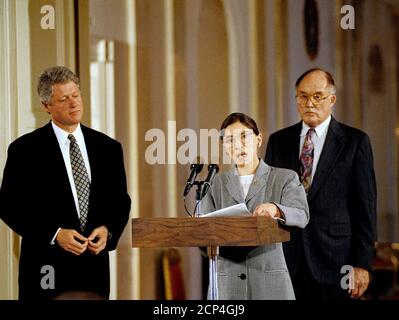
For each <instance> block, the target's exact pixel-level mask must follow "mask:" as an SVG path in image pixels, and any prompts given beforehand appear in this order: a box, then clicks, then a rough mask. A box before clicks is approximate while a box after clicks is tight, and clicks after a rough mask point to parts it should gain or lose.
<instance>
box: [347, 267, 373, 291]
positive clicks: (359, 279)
mask: <svg viewBox="0 0 399 320" xmlns="http://www.w3.org/2000/svg"><path fill="white" fill-rule="evenodd" d="M353 271H354V272H353V276H354V281H353V284H354V286H355V287H354V288H353V289H351V288H349V290H348V291H349V294H350V296H351V298H356V299H357V298H360V297H361V296H362V294H363V293H364V291H366V289H367V287H368V286H369V282H370V275H369V272H368V271H367V270H366V269H363V268H356V267H355V268H353Z"/></svg>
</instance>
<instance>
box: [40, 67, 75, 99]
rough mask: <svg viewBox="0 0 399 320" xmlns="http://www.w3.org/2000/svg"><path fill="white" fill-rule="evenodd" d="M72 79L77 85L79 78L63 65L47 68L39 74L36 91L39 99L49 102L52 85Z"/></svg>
mask: <svg viewBox="0 0 399 320" xmlns="http://www.w3.org/2000/svg"><path fill="white" fill-rule="evenodd" d="M69 81H73V82H75V83H76V85H77V86H79V78H78V77H77V76H76V74H74V73H73V72H72V71H71V70H69V69H68V68H67V67H64V66H56V67H51V68H47V69H46V70H44V71H43V72H42V74H41V75H40V76H39V81H38V84H37V92H38V94H39V97H40V101H41V102H42V103H45V104H49V103H50V100H51V97H52V95H53V85H54V84H57V83H66V82H69Z"/></svg>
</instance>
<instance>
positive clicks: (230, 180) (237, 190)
mask: <svg viewBox="0 0 399 320" xmlns="http://www.w3.org/2000/svg"><path fill="white" fill-rule="evenodd" d="M226 178H227V181H226V189H227V191H228V192H229V193H230V195H231V197H232V198H233V199H234V200H236V201H237V203H243V202H244V197H243V195H242V192H241V185H240V179H239V176H238V172H237V169H236V168H235V166H234V167H233V168H232V169H231V170H230V171H229V172H228V173H227V175H226Z"/></svg>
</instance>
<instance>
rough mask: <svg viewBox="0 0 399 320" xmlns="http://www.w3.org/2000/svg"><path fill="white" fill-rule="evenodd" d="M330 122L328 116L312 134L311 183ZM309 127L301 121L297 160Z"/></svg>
mask: <svg viewBox="0 0 399 320" xmlns="http://www.w3.org/2000/svg"><path fill="white" fill-rule="evenodd" d="M330 122H331V116H329V117H328V118H327V119H326V120H324V121H323V122H322V123H320V124H319V125H318V126H317V127H316V128H314V129H315V132H314V133H313V134H312V138H311V139H312V142H313V145H314V151H313V166H312V175H311V180H312V181H313V177H314V174H315V172H316V168H317V164H318V162H319V159H320V155H321V152H322V151H323V146H324V142H325V141H326V136H327V131H328V126H329V125H330ZM309 129H310V127H309V126H308V125H307V124H306V123H305V122H303V121H302V131H301V140H300V144H299V158H300V157H301V152H302V148H303V144H304V142H305V137H306V133H307V132H308V130H309Z"/></svg>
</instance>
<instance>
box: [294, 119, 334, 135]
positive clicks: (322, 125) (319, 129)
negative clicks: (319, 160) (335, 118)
mask: <svg viewBox="0 0 399 320" xmlns="http://www.w3.org/2000/svg"><path fill="white" fill-rule="evenodd" d="M330 122H331V115H329V116H328V118H327V119H326V120H324V121H323V122H322V123H320V124H319V125H318V126H317V127H316V128H314V130H315V132H316V136H317V137H318V138H320V137H321V136H322V135H323V134H324V133H325V132H326V131H327V129H328V126H329V125H330ZM309 129H310V127H309V126H308V125H307V124H306V123H305V122H303V121H302V131H301V137H304V136H306V133H307V132H308V130H309Z"/></svg>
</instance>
